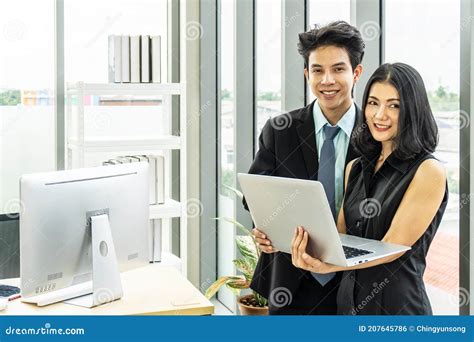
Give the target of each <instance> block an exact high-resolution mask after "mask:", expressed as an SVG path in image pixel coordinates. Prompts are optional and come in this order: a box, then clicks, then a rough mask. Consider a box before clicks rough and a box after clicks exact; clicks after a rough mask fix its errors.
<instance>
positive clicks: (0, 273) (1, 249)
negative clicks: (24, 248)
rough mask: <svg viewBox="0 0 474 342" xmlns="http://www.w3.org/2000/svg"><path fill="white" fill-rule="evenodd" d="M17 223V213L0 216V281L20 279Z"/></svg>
mask: <svg viewBox="0 0 474 342" xmlns="http://www.w3.org/2000/svg"><path fill="white" fill-rule="evenodd" d="M19 222H20V220H19V214H18V213H11V214H3V215H0V279H7V278H18V277H20V225H19ZM0 282H1V281H0Z"/></svg>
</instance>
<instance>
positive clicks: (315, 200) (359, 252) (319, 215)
mask: <svg viewBox="0 0 474 342" xmlns="http://www.w3.org/2000/svg"><path fill="white" fill-rule="evenodd" d="M238 179H239V183H240V185H241V187H242V191H243V193H244V196H245V200H246V201H247V204H248V206H249V209H250V214H251V216H252V220H253V222H254V223H255V226H256V227H258V228H259V229H260V230H262V231H263V232H265V234H266V235H267V236H268V238H269V239H270V240H271V241H272V245H273V247H274V248H276V249H277V250H279V251H282V252H286V253H291V241H292V238H293V235H294V233H295V229H296V227H298V226H302V227H304V228H305V230H306V231H308V234H309V241H308V248H307V253H308V254H309V255H311V256H313V257H316V258H318V259H320V260H322V261H324V262H327V263H330V264H333V265H339V266H353V265H357V264H362V263H365V262H369V261H372V260H375V259H379V258H383V257H386V256H388V255H392V254H396V253H399V252H402V251H407V250H409V249H410V247H407V246H402V245H396V244H392V243H386V242H381V241H378V240H371V239H365V238H361V237H357V236H353V235H346V234H339V232H338V230H337V227H336V225H335V223H334V219H333V217H332V213H331V209H330V207H329V203H328V201H327V198H326V193H325V192H324V188H323V185H322V184H321V183H320V182H317V181H311V180H301V179H293V178H282V177H272V176H261V175H249V174H242V173H239V174H238Z"/></svg>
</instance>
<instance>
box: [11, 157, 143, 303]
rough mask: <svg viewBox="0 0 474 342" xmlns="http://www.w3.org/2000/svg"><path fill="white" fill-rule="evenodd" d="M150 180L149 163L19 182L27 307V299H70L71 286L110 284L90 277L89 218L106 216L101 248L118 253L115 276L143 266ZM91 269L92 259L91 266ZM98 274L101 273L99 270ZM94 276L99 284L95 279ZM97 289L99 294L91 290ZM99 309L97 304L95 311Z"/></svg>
mask: <svg viewBox="0 0 474 342" xmlns="http://www.w3.org/2000/svg"><path fill="white" fill-rule="evenodd" d="M148 179H149V175H148V163H130V164H123V165H113V166H102V167H95V168H86V169H75V170H67V171H57V172H48V173H37V174H31V175H24V176H22V177H21V180H20V197H21V202H22V207H23V211H22V213H21V215H20V255H21V260H20V273H21V291H22V297H23V298H24V299H25V298H26V299H25V301H28V297H31V298H37V297H38V296H40V297H41V295H43V296H42V297H41V298H44V297H45V296H44V295H51V296H52V297H55V296H54V295H55V294H57V293H63V294H62V295H59V296H57V298H56V297H55V298H53V299H51V298H48V299H43V300H42V301H43V304H40V302H38V301H32V302H36V303H37V304H38V305H47V304H51V303H53V302H55V301H60V300H65V299H68V298H72V297H75V295H74V294H72V295H71V293H67V291H68V288H77V287H81V286H82V285H84V284H91V282H92V280H94V282H97V284H98V280H102V281H105V282H107V281H110V279H107V277H105V274H104V272H99V273H96V272H95V271H94V273H93V272H92V271H93V257H92V255H93V252H94V253H95V254H94V255H97V252H95V250H93V249H92V247H91V240H92V239H93V237H92V234H91V217H94V216H95V217H96V218H97V217H99V216H100V215H102V216H104V217H105V218H106V220H105V222H107V218H108V224H109V226H110V229H109V232H111V235H112V240H113V246H107V245H106V246H105V251H106V252H107V247H108V252H109V256H110V254H112V253H110V252H114V251H113V248H114V249H115V256H116V260H117V263H118V269H119V270H115V273H117V275H118V272H119V271H120V272H123V271H127V270H130V269H133V268H137V267H141V266H144V265H146V264H148V262H149V258H148V225H149V198H148V191H149V186H148ZM99 228H100V227H99ZM101 230H102V232H104V231H105V230H104V229H101ZM95 231H96V232H97V231H100V229H98V230H95ZM95 236H97V235H95ZM109 237H110V233H109ZM100 238H101V239H103V237H100ZM107 241H108V240H107ZM103 247H104V246H103V245H102V244H101V245H100V253H103V252H104V250H102V248H103ZM106 254H107V253H105V254H103V255H106ZM113 259H115V258H113ZM108 262H109V263H110V260H109V261H108ZM117 263H116V264H115V267H116V268H117ZM112 264H113V260H112ZM96 265H97V264H96V257H95V256H94V267H96ZM105 266H106V268H108V266H107V265H105ZM112 267H113V266H112ZM96 269H97V270H99V269H100V267H97V268H96ZM107 272H108V271H107ZM93 274H94V275H95V276H96V279H92V278H93V277H92V275H93ZM112 278H113V277H112ZM118 282H120V278H118ZM86 287H87V286H86ZM94 289H95V290H97V286H96V285H95V284H94ZM61 290H62V292H61ZM99 290H100V289H99ZM58 291H59V292H58ZM65 291H66V292H65ZM81 291H82V292H83V293H81V295H83V294H87V293H91V287H90V285H89V289H88V290H87V289H86V290H85V292H84V286H82V290H81ZM120 291H121V286H120ZM64 293H65V294H64ZM100 295H101V294H99V296H100ZM102 295H103V294H102ZM105 296H107V293H106V294H105ZM46 297H47V296H46ZM120 297H121V295H120ZM38 298H39V297H38ZM118 298H119V297H118ZM118 298H113V299H118ZM101 300H102V303H103V302H107V301H110V300H107V298H106V299H105V300H104V298H102V299H101ZM98 304H100V303H96V304H94V305H92V306H95V305H98ZM85 306H89V305H85Z"/></svg>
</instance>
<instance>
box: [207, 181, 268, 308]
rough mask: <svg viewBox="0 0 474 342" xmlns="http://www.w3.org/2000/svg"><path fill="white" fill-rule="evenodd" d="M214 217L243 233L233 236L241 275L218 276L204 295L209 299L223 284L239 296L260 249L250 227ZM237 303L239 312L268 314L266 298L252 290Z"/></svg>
mask: <svg viewBox="0 0 474 342" xmlns="http://www.w3.org/2000/svg"><path fill="white" fill-rule="evenodd" d="M226 187H227V188H228V189H230V190H232V191H233V192H234V193H235V194H236V195H237V196H238V197H239V198H241V199H242V198H243V195H242V193H241V192H240V191H238V190H237V189H234V188H231V187H228V186H226ZM215 219H216V220H222V221H226V222H229V223H232V224H233V225H235V227H237V228H238V229H239V230H240V231H241V232H243V233H244V234H245V235H238V236H236V237H235V242H236V244H237V248H238V250H239V252H240V254H241V257H240V258H238V259H235V260H233V263H234V265H235V267H236V268H237V270H239V271H240V272H241V273H242V275H235V276H223V277H220V278H219V279H217V280H216V281H215V282H214V283H213V284H212V285H211V286H209V288H208V289H207V290H206V294H205V295H206V297H207V298H208V299H210V298H212V297H213V296H214V295H215V294H216V293H217V291H219V289H220V288H221V287H222V286H224V285H225V286H226V287H227V288H228V289H230V290H231V291H232V292H234V293H235V294H236V295H237V296H239V295H240V291H241V290H243V289H249V288H250V283H251V282H252V277H253V273H254V271H255V267H256V266H257V261H258V258H259V257H260V250H259V249H258V248H257V243H256V242H255V238H254V237H253V235H252V233H251V231H250V229H247V228H246V227H245V226H243V225H242V224H240V223H239V222H237V221H235V220H233V219H230V218H226V217H218V218H215ZM237 303H238V304H239V309H240V313H241V314H243V315H259V316H260V315H268V306H267V300H266V299H265V298H264V297H262V296H261V295H259V294H258V293H256V292H255V291H253V290H252V293H251V294H248V295H245V296H240V297H239V298H238V300H237Z"/></svg>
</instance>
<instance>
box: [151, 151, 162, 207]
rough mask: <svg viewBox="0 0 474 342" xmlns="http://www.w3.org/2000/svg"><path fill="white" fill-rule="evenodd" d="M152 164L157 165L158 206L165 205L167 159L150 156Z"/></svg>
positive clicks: (155, 182)
mask: <svg viewBox="0 0 474 342" xmlns="http://www.w3.org/2000/svg"><path fill="white" fill-rule="evenodd" d="M148 157H150V163H154V164H155V180H154V184H156V190H155V193H156V204H163V203H165V157H164V156H162V155H150V156H148Z"/></svg>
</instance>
